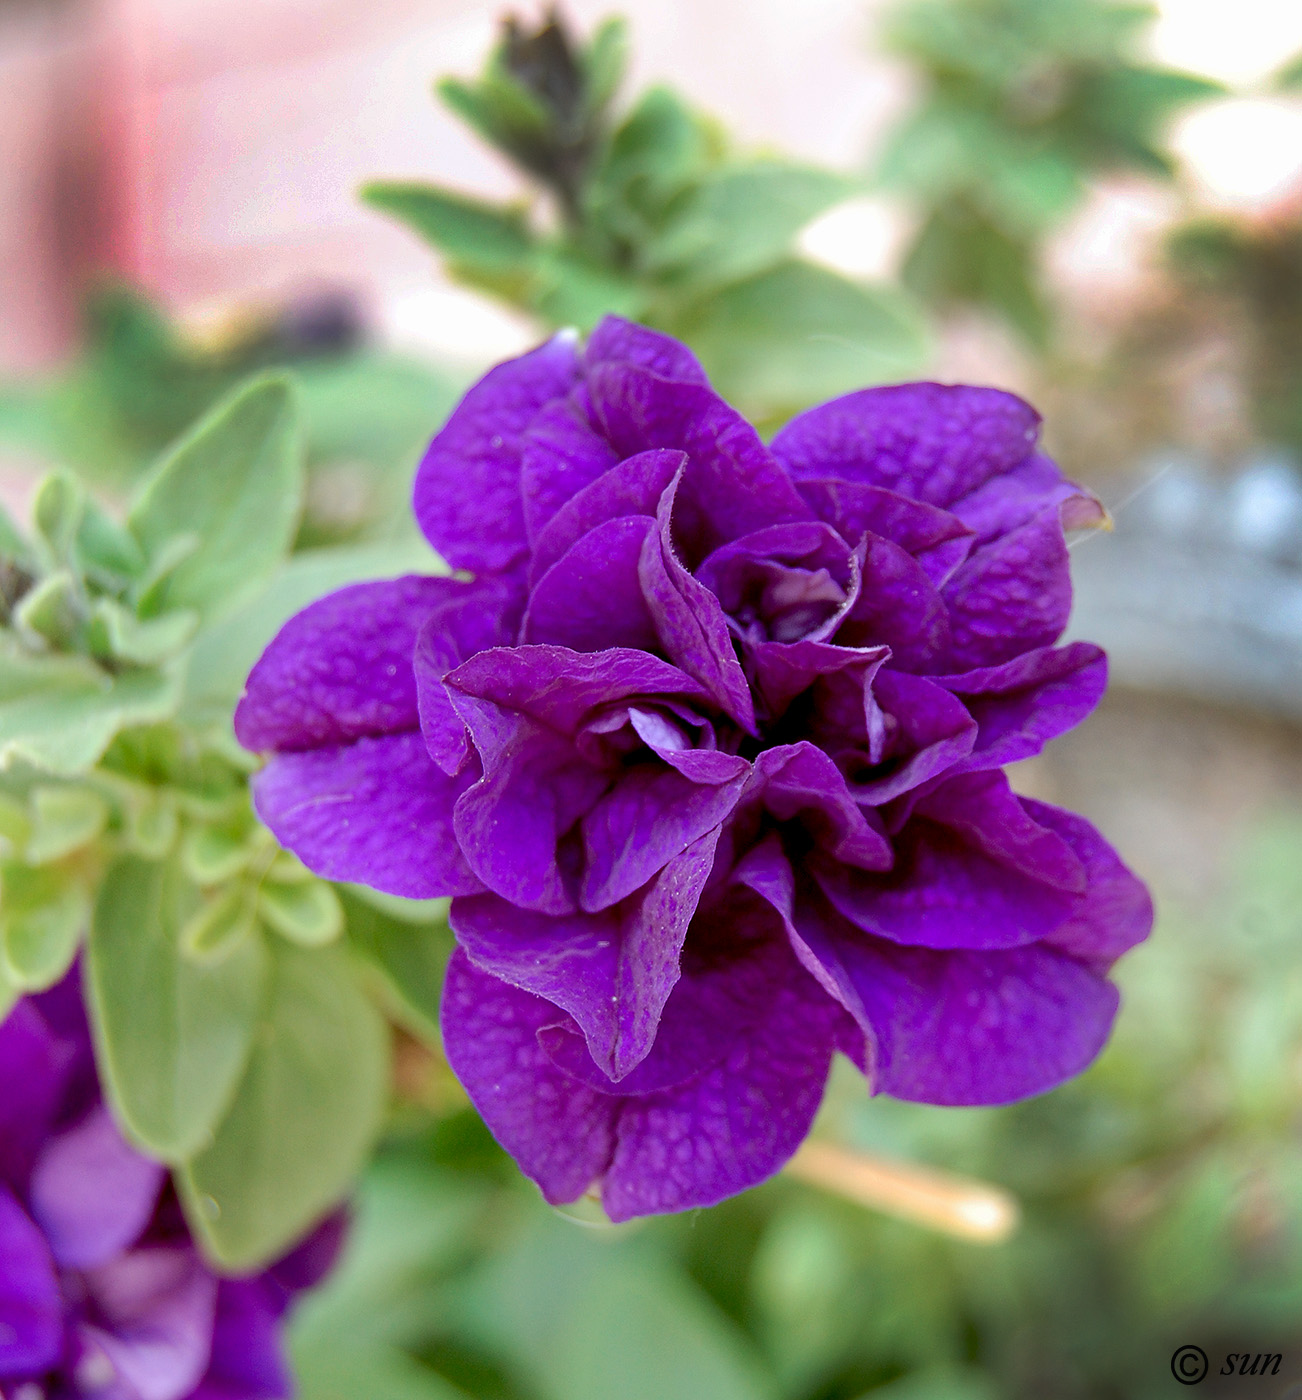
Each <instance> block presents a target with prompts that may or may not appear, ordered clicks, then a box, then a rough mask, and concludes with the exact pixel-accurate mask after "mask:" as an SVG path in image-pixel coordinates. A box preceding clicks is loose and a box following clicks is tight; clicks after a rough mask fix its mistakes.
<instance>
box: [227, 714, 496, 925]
mask: <svg viewBox="0 0 1302 1400" xmlns="http://www.w3.org/2000/svg"><path fill="white" fill-rule="evenodd" d="M478 776H479V774H478V771H477V770H476V769H475V768H473V767H470V768H467V769H466V770H465V771H464V772H463V773H461V774H459V775H458V776H456V777H449V776H448V775H447V774H446V773H444V772H443V771H442V770H441V769H440V768H439V767H438V766H437V765H436V764H435V763H434V761H433V760H432V759H431V758H430V756H429V753H428V751H427V750H426V748H425V743H424V741H423V739H422V738H421V736H420V734H419V733H416V732H413V733H408V734H393V735H389V736H386V737H384V738H375V739H359V740H358V741H357V742H356V743H355V744H350V745H347V746H346V747H343V748H330V749H316V750H312V751H309V752H307V753H286V754H278V755H276V756H275V757H274V758H272V760H271V761H270V763H268V764H267V766H266V768H264V769H263V771H262V772H261V773H259V774H258V775H257V776H256V777H255V778H254V779H253V802H254V806H255V807H256V809H257V812H258V815H259V816H260V817H261V818H262V820H263V821H264V822H266V824H267V825H268V826H269V827H270V828H271V830H272V832H273V833H274V835H275V837H276V839H277V840H278V841H279V842H280V844H281V845H282V846H285V847H287V848H288V849H289V850H291V851H293V852H294V854H295V855H296V856H298V857H299V859H300V860H301V861H302V862H303V864H304V865H306V866H307V867H308V868H309V869H310V870H312V871H314V872H315V873H316V874H318V875H320V876H322V877H323V878H324V879H327V880H355V881H358V882H359V883H362V884H367V885H372V886H374V888H375V889H378V890H383V891H385V892H386V893H387V894H396V895H401V896H403V897H404V898H407V899H433V898H435V897H436V896H440V895H455V894H470V893H473V892H475V891H477V890H479V889H481V888H482V886H481V885H480V883H479V881H478V880H477V879H476V878H475V877H474V876H473V875H472V874H471V872H470V868H469V866H468V865H467V864H466V861H465V858H464V857H463V856H462V854H461V851H460V849H459V848H458V846H457V843H456V838H455V836H454V834H453V827H452V809H453V804H454V803H455V802H456V800H457V798H458V797H459V796H460V795H461V794H462V793H463V792H464V791H465V790H466V788H467V787H469V786H470V784H471V783H473V782H474V781H475V780H476V779H477V778H478Z"/></svg>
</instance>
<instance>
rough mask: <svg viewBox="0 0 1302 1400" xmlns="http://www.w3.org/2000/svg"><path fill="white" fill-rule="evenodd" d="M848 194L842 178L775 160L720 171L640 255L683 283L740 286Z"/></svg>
mask: <svg viewBox="0 0 1302 1400" xmlns="http://www.w3.org/2000/svg"><path fill="white" fill-rule="evenodd" d="M855 188H856V184H855V182H854V181H853V180H848V179H846V178H845V177H844V176H842V175H835V174H833V173H832V172H831V171H827V170H818V169H815V168H813V167H811V166H803V165H793V164H789V163H787V162H784V161H778V160H761V161H755V162H753V163H752V164H749V165H742V166H735V167H733V168H730V169H724V170H721V171H719V172H717V173H715V174H712V175H710V176H708V177H707V178H706V180H705V181H704V183H703V184H701V185H700V186H699V187H698V189H697V190H696V192H695V194H694V195H693V196H692V197H691V198H690V199H689V200H687V201H686V202H685V204H684V205H683V207H682V209H681V212H677V213H676V216H675V219H674V221H673V223H672V224H671V225H670V226H669V227H668V228H667V229H666V230H665V232H664V234H663V235H662V236H661V237H659V238H657V239H654V240H653V241H652V242H651V243H650V244H649V246H648V247H647V248H646V249H645V252H644V256H645V257H646V259H647V263H648V265H649V266H651V267H654V268H656V269H661V270H663V269H669V268H678V269H680V270H681V275H682V276H683V277H684V278H685V279H686V280H687V282H688V284H689V285H693V286H717V285H720V284H722V283H725V282H735V281H740V280H741V279H742V278H743V277H749V276H750V275H751V274H752V273H756V272H761V271H763V270H764V269H765V268H767V267H771V266H772V265H773V264H774V263H775V262H778V261H779V260H780V259H781V258H783V257H784V256H785V255H786V254H787V253H789V251H790V248H791V242H792V240H793V239H794V238H795V236H796V235H797V234H798V233H799V232H800V230H801V229H802V228H804V227H805V225H806V224H808V223H809V222H810V220H811V219H814V218H816V217H817V216H818V215H819V214H821V213H822V212H823V211H824V210H825V209H828V208H830V207H831V206H832V205H833V204H836V203H838V202H839V201H840V200H842V199H845V198H847V197H848V196H849V195H851V194H853V193H854V191H855Z"/></svg>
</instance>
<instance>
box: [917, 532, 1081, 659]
mask: <svg viewBox="0 0 1302 1400" xmlns="http://www.w3.org/2000/svg"><path fill="white" fill-rule="evenodd" d="M943 597H944V599H945V603H946V606H947V607H948V609H949V626H950V641H949V646H948V647H947V649H946V652H945V664H944V667H943V669H944V670H946V671H965V670H970V669H975V668H977V667H983V666H998V665H1000V664H1001V663H1003V662H1005V661H1011V660H1012V659H1013V658H1014V657H1016V656H1019V655H1020V654H1021V653H1022V652H1025V651H1032V650H1034V649H1036V648H1037V647H1045V646H1049V645H1051V644H1052V643H1053V642H1055V641H1057V640H1058V637H1059V636H1060V634H1061V633H1062V629H1063V628H1064V627H1066V625H1067V618H1068V615H1069V614H1070V612H1071V571H1070V564H1069V561H1068V556H1067V541H1066V539H1065V538H1064V537H1063V533H1062V521H1061V520H1060V518H1059V515H1058V511H1057V510H1056V509H1053V510H1047V511H1043V512H1042V513H1041V514H1039V515H1037V516H1035V517H1034V518H1033V519H1031V520H1029V521H1028V522H1027V523H1026V524H1025V525H1020V526H1018V528H1017V529H1016V530H1012V531H1010V532H1009V533H1008V534H1006V535H1001V536H1000V537H999V538H998V539H996V540H994V541H993V542H992V543H990V544H987V545H985V546H983V547H982V548H981V549H978V550H977V551H976V553H975V554H973V555H972V557H971V558H970V559H969V560H968V561H967V563H965V564H964V565H963V566H962V567H961V568H960V569H959V570H958V571H957V573H955V575H954V577H953V578H952V579H950V581H949V582H948V583H947V584H946V585H945V589H944V593H943ZM931 669H933V670H938V669H942V668H940V667H932V668H931Z"/></svg>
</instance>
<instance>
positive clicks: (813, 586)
mask: <svg viewBox="0 0 1302 1400" xmlns="http://www.w3.org/2000/svg"><path fill="white" fill-rule="evenodd" d="M696 577H697V579H698V580H699V581H700V582H701V583H703V584H704V585H705V587H706V588H708V589H709V590H710V591H711V592H712V593H713V594H715V596H716V597H717V598H718V599H719V601H720V603H722V604H723V609H724V611H725V612H726V613H727V614H728V615H729V616H730V617H731V618H732V619H733V626H734V628H735V629H736V630H737V631H738V632H739V633H740V635H742V636H744V637H747V638H748V639H752V640H759V641H769V640H771V641H777V642H796V641H801V640H809V641H824V640H825V639H826V638H828V637H830V636H831V635H832V633H833V632H835V631H836V629H837V627H838V626H839V624H840V622H841V620H842V618H843V617H844V616H845V615H846V614H847V613H848V612H849V611H850V609H851V608H852V607H853V606H854V602H855V599H856V598H857V597H858V593H859V565H858V560H857V559H856V558H855V556H854V554H853V553H852V552H851V550H850V547H849V546H848V545H847V544H846V542H845V541H844V540H843V539H842V538H841V536H840V535H838V534H837V533H836V531H835V530H833V529H832V527H831V526H830V525H825V524H823V523H822V522H821V521H817V520H801V521H795V522H793V523H792V524H789V525H770V526H768V527H767V528H766V529H763V530H757V531H755V533H754V534H750V535H743V536H742V537H741V539H738V540H733V541H731V542H730V543H729V544H725V545H721V546H720V547H719V548H718V549H716V550H715V551H714V553H713V554H710V555H708V556H707V557H706V558H705V559H704V560H703V561H702V563H701V565H700V567H699V568H698V569H697V571H696Z"/></svg>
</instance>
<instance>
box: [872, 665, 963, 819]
mask: <svg viewBox="0 0 1302 1400" xmlns="http://www.w3.org/2000/svg"><path fill="white" fill-rule="evenodd" d="M871 700H872V703H873V704H874V705H875V706H876V707H877V708H878V709H879V710H880V712H881V715H882V721H881V725H882V729H883V733H884V738H883V741H882V751H881V755H880V757H879V758H878V759H877V763H876V765H875V766H874V767H870V768H868V769H866V770H864V771H863V772H862V773H858V774H856V773H851V774H850V775H849V777H850V792H851V794H852V795H853V797H854V800H855V801H856V802H868V803H872V804H873V805H875V806H880V805H881V804H882V803H884V802H888V801H890V800H891V799H892V798H894V797H898V796H899V795H900V794H901V793H904V792H909V791H910V790H911V789H913V788H916V787H918V786H919V785H920V784H922V783H925V782H929V781H930V780H931V779H933V778H935V777H936V776H937V775H939V774H941V773H944V772H945V771H946V770H947V769H949V768H951V767H953V766H954V765H955V764H957V763H959V762H961V761H962V760H963V759H964V758H966V757H967V755H968V754H969V753H970V752H971V751H972V743H973V740H974V739H975V737H976V734H977V727H976V724H975V722H974V721H973V719H972V717H971V715H970V714H969V713H968V711H967V709H966V708H965V707H964V705H963V703H962V702H961V701H960V700H958V699H956V698H955V696H953V695H952V694H950V692H949V691H948V690H946V689H945V688H944V687H943V686H940V685H937V684H935V683H934V682H933V681H931V680H928V679H926V678H924V677H922V676H913V675H910V674H909V673H908V672H907V671H896V670H893V669H891V668H889V667H887V668H885V669H883V670H880V671H878V672H877V674H876V676H875V678H874V679H873V682H872V692H871ZM873 727H875V726H873Z"/></svg>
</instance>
